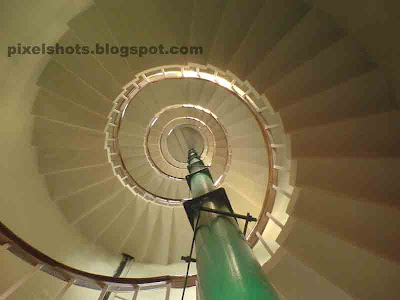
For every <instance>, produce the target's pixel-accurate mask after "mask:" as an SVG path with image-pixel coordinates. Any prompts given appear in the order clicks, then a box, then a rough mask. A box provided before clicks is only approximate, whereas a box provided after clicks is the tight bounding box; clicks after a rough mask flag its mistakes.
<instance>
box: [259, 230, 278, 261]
mask: <svg viewBox="0 0 400 300" xmlns="http://www.w3.org/2000/svg"><path fill="white" fill-rule="evenodd" d="M256 236H257V237H258V239H259V240H260V242H261V244H263V246H264V247H265V249H267V252H268V253H269V255H271V256H272V255H274V252H272V250H271V248H270V247H269V246H268V245H267V242H266V241H265V240H264V238H263V237H262V236H261V234H260V233H259V232H258V231H257V232H256Z"/></svg>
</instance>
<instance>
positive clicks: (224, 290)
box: [188, 149, 279, 300]
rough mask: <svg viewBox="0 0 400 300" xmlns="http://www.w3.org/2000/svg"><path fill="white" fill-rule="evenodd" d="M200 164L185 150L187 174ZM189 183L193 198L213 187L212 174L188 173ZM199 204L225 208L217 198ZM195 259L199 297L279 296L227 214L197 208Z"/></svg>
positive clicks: (219, 299) (269, 298)
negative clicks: (198, 213) (198, 215)
mask: <svg viewBox="0 0 400 300" xmlns="http://www.w3.org/2000/svg"><path fill="white" fill-rule="evenodd" d="M204 167H205V166H204V164H203V162H202V161H201V159H200V157H199V156H198V154H197V153H196V152H195V151H194V150H193V149H191V150H189V156H188V169H189V172H190V174H193V173H195V172H196V171H199V170H201V169H203V168H204ZM190 186H191V190H192V195H193V198H196V197H199V196H201V195H204V194H206V193H209V192H211V191H213V190H215V186H214V183H213V181H212V178H211V177H210V176H209V175H207V174H206V173H202V172H200V173H196V174H194V175H193V176H192V177H191V179H190ZM202 206H203V207H207V208H211V209H218V210H223V211H227V212H229V209H228V208H227V207H225V206H224V205H221V203H218V201H212V200H211V201H208V202H204V203H203V204H202ZM196 260H197V262H196V265H197V275H198V281H199V282H198V287H199V288H200V295H201V300H224V299H227V300H228V299H229V300H239V299H240V300H244V299H249V300H250V299H251V300H258V299H263V300H277V299H279V298H278V296H277V294H276V292H275V290H274V288H273V287H272V286H271V284H270V283H269V282H268V280H267V277H266V274H265V273H264V272H263V270H262V268H261V265H260V264H259V262H258V261H257V259H256V258H255V257H254V255H253V252H252V250H251V249H250V247H249V245H248V244H247V241H246V240H245V238H244V236H243V234H242V233H241V231H240V230H239V227H238V225H237V223H236V222H235V221H234V219H233V218H231V217H226V216H221V215H216V214H213V213H208V212H204V211H202V212H201V216H200V219H199V223H198V229H197V234H196Z"/></svg>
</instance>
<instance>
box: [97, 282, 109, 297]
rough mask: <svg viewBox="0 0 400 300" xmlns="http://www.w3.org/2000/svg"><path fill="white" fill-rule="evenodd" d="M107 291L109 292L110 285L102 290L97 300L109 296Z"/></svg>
mask: <svg viewBox="0 0 400 300" xmlns="http://www.w3.org/2000/svg"><path fill="white" fill-rule="evenodd" d="M107 291H108V285H105V286H104V287H103V289H102V290H101V294H100V296H99V298H98V299H97V300H103V299H104V296H105V295H106V294H107Z"/></svg>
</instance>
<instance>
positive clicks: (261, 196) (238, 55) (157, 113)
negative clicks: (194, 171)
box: [0, 0, 400, 300]
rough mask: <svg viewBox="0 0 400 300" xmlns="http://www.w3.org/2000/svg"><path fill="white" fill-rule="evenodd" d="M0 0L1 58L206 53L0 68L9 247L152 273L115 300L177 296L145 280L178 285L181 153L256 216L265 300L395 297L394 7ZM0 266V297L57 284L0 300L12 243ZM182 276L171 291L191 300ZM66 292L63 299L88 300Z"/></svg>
mask: <svg viewBox="0 0 400 300" xmlns="http://www.w3.org/2000/svg"><path fill="white" fill-rule="evenodd" d="M0 3H1V4H0V5H1V9H0V13H1V14H2V17H1V18H0V20H1V23H2V26H1V28H2V29H1V36H2V38H1V41H0V42H1V46H2V47H3V48H6V47H7V46H10V45H15V44H17V43H23V44H27V45H29V44H40V43H55V42H58V43H60V44H61V45H66V46H67V45H76V44H81V45H87V46H90V47H91V49H94V48H95V47H96V43H101V44H106V43H109V44H113V45H119V46H123V45H139V44H140V45H147V46H149V45H158V44H160V43H162V44H164V45H196V46H202V47H203V49H204V52H203V54H202V55H172V54H169V55H167V54H166V55H145V56H143V57H138V56H135V55H131V56H128V57H121V56H119V55H67V54H65V55H52V56H51V55H47V56H40V55H39V56H34V55H32V56H13V57H11V58H7V57H1V61H0V63H1V66H2V68H1V69H2V72H1V73H2V75H3V76H2V78H1V94H2V99H3V100H2V112H3V116H4V117H3V119H2V120H1V122H2V126H1V127H2V130H3V132H4V135H3V136H4V137H5V138H4V137H3V141H4V145H2V147H1V148H2V154H3V158H4V159H3V160H4V162H3V163H2V172H1V174H2V177H1V178H2V182H3V184H4V191H3V195H2V196H3V197H2V200H1V204H0V205H1V209H0V212H1V221H2V223H4V224H5V225H6V226H8V227H9V228H10V229H11V230H13V232H14V233H15V234H17V235H18V236H19V237H21V238H23V239H24V240H25V241H27V242H28V243H29V244H30V245H32V246H34V247H36V248H37V249H39V250H40V251H42V252H43V253H45V254H47V255H49V256H50V257H52V258H54V259H56V260H58V261H60V262H62V263H63V264H65V265H69V266H72V267H74V268H76V269H79V270H83V271H86V272H91V273H96V274H101V275H104V276H112V273H113V271H114V270H115V269H116V267H117V265H118V263H119V260H120V259H121V253H127V254H129V255H131V256H133V257H134V258H135V262H134V263H133V264H132V267H131V271H130V272H129V274H127V275H126V277H129V278H153V279H152V280H150V279H149V280H148V282H146V280H144V281H143V282H140V284H141V287H140V290H141V292H140V293H137V292H136V291H139V288H137V286H140V284H139V283H138V284H139V285H135V287H136V288H137V289H136V290H135V293H134V295H133V297H137V299H165V297H166V295H167V296H168V297H170V299H180V295H181V292H182V290H181V289H180V288H174V287H178V285H176V286H175V285H174V283H172V288H171V282H167V281H165V280H164V279H163V282H164V281H165V284H161V285H157V284H156V285H152V284H151V282H154V281H157V280H155V279H154V278H156V277H157V276H164V275H172V276H176V277H179V278H181V279H182V278H183V276H184V274H185V271H186V264H185V263H184V262H182V261H181V256H182V255H187V254H188V253H189V249H190V243H191V239H192V235H193V233H192V229H191V227H190V224H189V222H188V220H187V217H186V214H185V211H184V209H183V206H182V202H183V201H186V200H187V199H190V198H191V194H190V191H189V188H188V187H187V183H186V180H185V175H187V170H186V162H185V160H186V156H187V150H188V149H189V148H196V149H197V151H198V152H199V153H202V154H201V155H202V158H203V159H204V162H205V163H206V164H207V165H209V167H210V171H211V174H212V175H213V178H214V180H215V182H216V184H217V186H220V187H224V188H225V190H226V192H227V194H228V196H229V198H230V200H231V203H232V206H233V208H234V210H235V212H236V213H240V214H246V213H250V214H251V215H253V216H255V217H257V218H258V221H257V222H256V223H254V224H252V225H250V226H249V228H248V229H247V233H246V239H247V241H248V242H249V245H250V246H251V247H252V248H253V251H254V253H255V255H256V257H257V258H258V260H259V261H260V263H261V264H262V265H263V269H264V270H265V272H266V274H267V276H268V278H269V280H270V282H271V283H272V284H273V286H274V287H275V288H276V290H277V291H278V293H279V295H280V297H281V298H282V299H397V298H398V295H399V292H400V290H399V284H400V279H399V278H400V267H399V261H400V256H399V253H400V246H399V245H400V243H399V238H400V233H399V230H398V228H399V226H400V212H399V204H398V199H399V197H400V189H399V187H398V184H397V182H396V179H397V178H400V173H399V170H400V160H399V154H400V150H399V147H400V113H399V107H400V100H399V99H400V93H399V88H398V87H399V86H400V82H399V78H400V77H399V74H400V73H399V70H400V62H399V59H398V58H399V57H400V55H399V54H400V45H399V42H397V41H396V40H393V37H394V35H393V34H394V33H395V29H396V28H399V27H398V26H399V25H400V24H399V21H398V20H399V18H398V15H396V13H397V12H398V11H400V7H399V5H398V4H397V2H395V1H383V2H382V3H381V2H378V1H367V2H361V1H355V0H354V1H350V3H349V2H340V1H339V2H337V1H335V2H332V1H324V0H309V1H300V0H267V1H266V0H254V1H249V2H243V1H209V0H206V1H187V0H186V1H183V0H174V1H160V0H156V1H127V0H116V1H107V0H94V1H93V2H91V1H74V2H71V1H60V3H57V4H56V3H53V1H49V0H42V1H39V2H35V3H33V2H32V3H30V2H28V1H22V2H16V3H13V4H10V3H7V4H6V2H5V1H1V2H0ZM397 14H398V13H397ZM389 33H390V34H389ZM244 226H245V224H244V222H240V227H241V229H242V230H243V229H244ZM0 241H1V239H0ZM2 244H4V245H3V247H2V249H3V250H6V249H7V247H6V245H7V244H5V243H2ZM12 247H17V245H14V244H11V248H9V250H10V249H12ZM17 256H18V255H17ZM0 261H1V265H3V267H2V269H3V270H6V269H7V270H9V272H7V274H6V273H5V272H4V273H3V274H2V275H1V276H0V278H1V279H2V280H1V282H0V299H15V300H17V299H59V298H57V297H58V296H57V297H56V295H60V294H59V291H60V290H61V289H62V288H63V286H64V284H65V283H64V282H62V280H59V279H56V278H55V277H52V276H51V271H49V272H40V273H39V274H38V275H35V277H33V278H32V279H29V281H27V282H26V283H25V282H24V285H23V286H21V287H19V288H18V289H16V290H15V291H13V292H12V293H10V294H9V295H7V298H5V296H4V295H2V294H1V293H2V292H1V291H7V289H8V288H9V287H10V286H13V284H14V283H15V282H18V280H19V278H21V277H22V276H23V274H26V273H27V274H30V273H29V272H31V271H32V270H34V268H35V267H32V266H29V265H27V264H26V263H24V262H21V260H19V259H17V258H16V257H15V256H14V255H13V254H12V253H11V250H10V252H7V251H2V252H0ZM190 274H191V275H195V274H196V269H195V266H193V265H192V267H191V271H190ZM56 277H57V276H56ZM24 278H25V277H24ZM192 278H194V280H193V281H191V282H190V284H189V285H190V286H191V287H189V288H188V289H187V290H188V291H187V293H186V297H185V299H196V287H195V286H194V285H195V276H192ZM67 281H68V280H67ZM159 281H161V280H159ZM179 287H181V286H179ZM68 288H70V289H69V290H68V291H67V292H66V294H65V295H64V297H63V299H98V297H99V292H98V291H96V290H92V289H89V288H85V287H83V286H82V285H81V286H78V285H72V284H71V285H70V286H68ZM165 288H167V294H166V290H165ZM131 291H132V289H131ZM101 295H104V293H103V292H102V294H101ZM2 297H3V298H2ZM54 297H56V298H54ZM101 297H102V296H101ZM111 297H114V299H119V298H118V297H122V299H128V298H129V297H130V299H131V298H132V295H131V294H129V293H127V294H122V293H121V294H120V293H117V292H114V293H113V294H112V295H111ZM100 299H101V298H100ZM133 299H136V298H133Z"/></svg>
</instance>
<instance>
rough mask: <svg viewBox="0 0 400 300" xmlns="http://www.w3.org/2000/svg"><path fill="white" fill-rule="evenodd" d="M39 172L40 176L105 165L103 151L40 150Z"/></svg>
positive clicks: (105, 160) (105, 157) (105, 158)
mask: <svg viewBox="0 0 400 300" xmlns="http://www.w3.org/2000/svg"><path fill="white" fill-rule="evenodd" d="M38 156H39V172H40V173H42V174H46V173H54V172H59V171H66V170H69V169H77V168H82V167H89V166H95V165H104V164H106V163H107V155H106V153H105V151H104V150H100V151H90V150H89V151H88V150H77V149H66V148H44V149H42V148H40V149H38Z"/></svg>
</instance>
